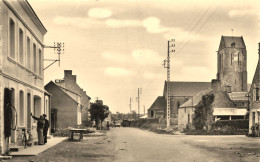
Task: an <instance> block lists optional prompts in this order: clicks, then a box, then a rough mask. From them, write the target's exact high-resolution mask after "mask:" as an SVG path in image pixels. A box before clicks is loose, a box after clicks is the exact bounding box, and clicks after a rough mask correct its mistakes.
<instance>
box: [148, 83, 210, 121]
mask: <svg viewBox="0 0 260 162" xmlns="http://www.w3.org/2000/svg"><path fill="white" fill-rule="evenodd" d="M166 83H167V82H165V84H164V90H163V96H159V97H157V99H156V100H155V101H154V103H153V104H152V105H151V107H150V108H149V109H148V118H161V117H164V116H166V106H167V105H166V99H167V91H166V86H167V85H166ZM169 87H170V105H171V107H170V110H171V111H170V112H171V122H172V123H173V124H174V125H178V109H179V107H180V105H182V104H183V103H185V102H186V101H187V100H188V99H190V98H191V97H192V96H194V95H195V94H196V93H198V92H199V91H200V90H203V89H206V88H209V87H210V82H177V81H174V82H169Z"/></svg>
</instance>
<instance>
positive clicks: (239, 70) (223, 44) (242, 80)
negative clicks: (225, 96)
mask: <svg viewBox="0 0 260 162" xmlns="http://www.w3.org/2000/svg"><path fill="white" fill-rule="evenodd" d="M217 62H218V63H217V66H218V67H217V70H218V72H217V79H219V80H221V87H222V89H223V90H224V91H227V92H247V51H246V45H245V42H244V39H243V37H242V36H241V37H233V36H232V37H230V36H222V37H221V40H220V45H219V49H218V53H217Z"/></svg>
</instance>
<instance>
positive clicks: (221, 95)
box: [178, 80, 248, 130]
mask: <svg viewBox="0 0 260 162" xmlns="http://www.w3.org/2000/svg"><path fill="white" fill-rule="evenodd" d="M209 93H213V94H214V102H213V103H212V108H213V117H214V119H215V121H216V120H234V119H244V118H245V115H246V112H247V106H248V105H247V104H246V103H247V97H246V94H247V92H245V93H239V95H238V94H237V95H236V97H234V95H233V96H232V97H233V98H231V97H230V93H228V92H227V91H223V90H222V89H221V83H220V80H212V86H211V88H208V89H204V90H201V91H200V92H198V93H197V94H196V95H194V96H193V97H192V98H190V99H189V100H188V101H187V102H185V103H184V104H182V105H181V106H180V108H179V114H178V129H179V130H183V129H184V128H186V126H187V125H188V124H192V120H193V117H194V111H195V107H196V106H197V105H198V104H199V102H200V101H201V100H202V96H204V95H206V94H209ZM238 98H239V103H241V102H242V101H243V104H237V99H238ZM241 105H244V106H241Z"/></svg>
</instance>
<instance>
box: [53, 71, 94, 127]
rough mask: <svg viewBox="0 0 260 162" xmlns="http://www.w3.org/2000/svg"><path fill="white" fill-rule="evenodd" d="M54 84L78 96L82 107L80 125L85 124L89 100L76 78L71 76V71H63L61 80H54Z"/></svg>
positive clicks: (87, 116)
mask: <svg viewBox="0 0 260 162" xmlns="http://www.w3.org/2000/svg"><path fill="white" fill-rule="evenodd" d="M55 83H56V84H57V85H59V86H61V87H63V88H66V89H68V90H70V91H72V92H75V93H77V94H79V95H80V100H81V105H82V123H83V124H84V123H86V122H87V121H88V118H89V112H88V109H89V108H90V100H91V98H90V97H89V96H88V95H87V93H86V91H85V90H83V89H82V88H81V87H80V86H79V85H78V84H77V76H76V75H72V70H64V78H63V79H55Z"/></svg>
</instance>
